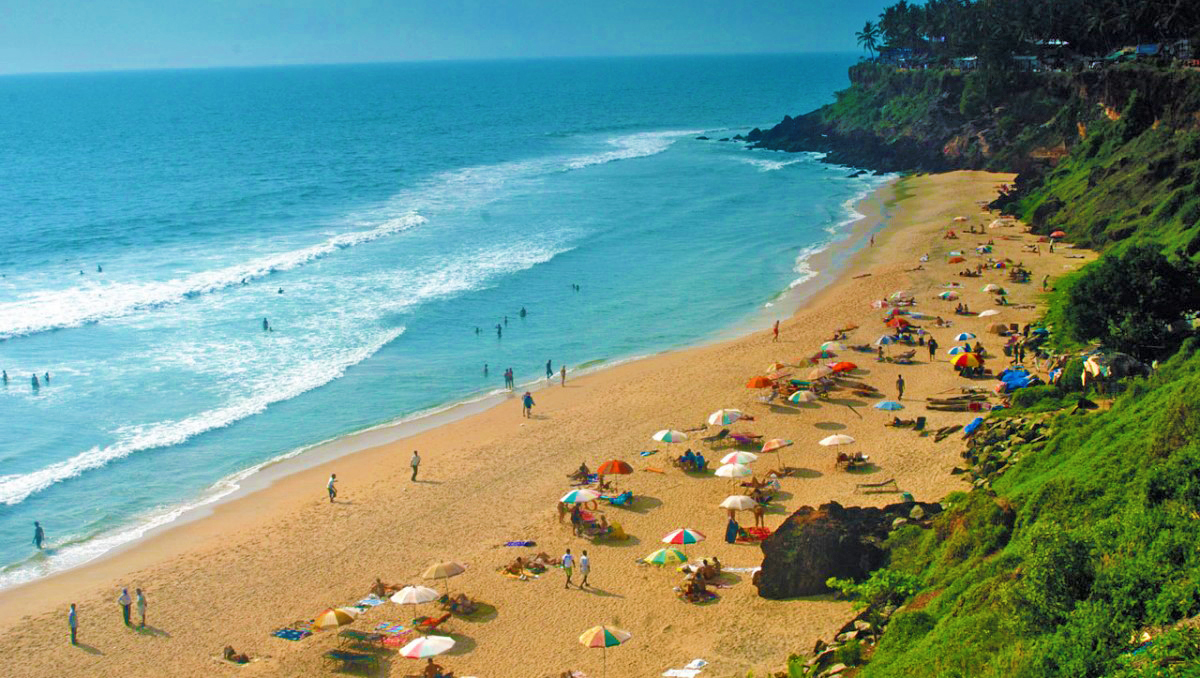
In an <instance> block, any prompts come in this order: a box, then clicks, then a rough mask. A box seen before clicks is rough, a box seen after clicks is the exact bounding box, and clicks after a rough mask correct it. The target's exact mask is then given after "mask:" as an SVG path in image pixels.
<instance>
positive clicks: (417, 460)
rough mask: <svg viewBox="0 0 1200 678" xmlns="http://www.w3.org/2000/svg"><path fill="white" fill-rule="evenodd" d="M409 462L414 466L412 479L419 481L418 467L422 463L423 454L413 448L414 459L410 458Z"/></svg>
mask: <svg viewBox="0 0 1200 678" xmlns="http://www.w3.org/2000/svg"><path fill="white" fill-rule="evenodd" d="M408 464H409V465H410V466H412V470H413V474H412V479H413V482H416V481H417V467H419V466H420V465H421V455H419V454H417V451H416V450H413V456H412V459H410V460H409V462H408Z"/></svg>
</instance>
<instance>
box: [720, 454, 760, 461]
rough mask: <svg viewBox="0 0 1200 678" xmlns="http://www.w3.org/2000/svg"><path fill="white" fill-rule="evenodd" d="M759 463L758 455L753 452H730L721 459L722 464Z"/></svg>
mask: <svg viewBox="0 0 1200 678" xmlns="http://www.w3.org/2000/svg"><path fill="white" fill-rule="evenodd" d="M756 461H758V455H757V454H754V453H753V452H730V453H729V454H727V455H725V456H724V457H721V463H722V464H753V463H754V462H756Z"/></svg>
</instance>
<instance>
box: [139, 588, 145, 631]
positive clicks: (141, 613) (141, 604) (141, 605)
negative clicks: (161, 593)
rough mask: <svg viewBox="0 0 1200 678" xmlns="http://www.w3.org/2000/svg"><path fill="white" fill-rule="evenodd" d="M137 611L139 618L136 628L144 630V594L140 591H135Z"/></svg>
mask: <svg viewBox="0 0 1200 678" xmlns="http://www.w3.org/2000/svg"><path fill="white" fill-rule="evenodd" d="M137 609H138V616H139V617H141V622H140V623H138V626H139V627H140V628H143V629H144V628H146V594H144V593H142V590H141V589H137Z"/></svg>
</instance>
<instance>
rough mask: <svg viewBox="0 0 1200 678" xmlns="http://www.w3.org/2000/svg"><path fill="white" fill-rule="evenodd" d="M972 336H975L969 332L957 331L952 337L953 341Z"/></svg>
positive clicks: (963, 339)
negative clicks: (956, 334)
mask: <svg viewBox="0 0 1200 678" xmlns="http://www.w3.org/2000/svg"><path fill="white" fill-rule="evenodd" d="M974 338H975V335H974V334H971V333H970V332H959V333H958V336H956V337H954V341H966V340H968V339H974Z"/></svg>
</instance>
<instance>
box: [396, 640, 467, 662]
mask: <svg viewBox="0 0 1200 678" xmlns="http://www.w3.org/2000/svg"><path fill="white" fill-rule="evenodd" d="M452 647H454V639H453V638H451V637H450V636H422V637H421V638H417V639H416V640H414V641H412V642H411V643H409V644H408V645H405V646H404V647H402V648H400V656H401V657H407V658H408V659H425V658H426V657H433V656H435V655H439V654H441V653H443V652H445V651H447V650H449V649H450V648H452Z"/></svg>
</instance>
